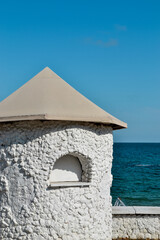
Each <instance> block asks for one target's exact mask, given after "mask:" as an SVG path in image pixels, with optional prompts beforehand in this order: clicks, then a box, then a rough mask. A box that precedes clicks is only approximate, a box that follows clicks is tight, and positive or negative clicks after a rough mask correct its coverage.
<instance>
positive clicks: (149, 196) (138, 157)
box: [111, 143, 160, 206]
mask: <svg viewBox="0 0 160 240" xmlns="http://www.w3.org/2000/svg"><path fill="white" fill-rule="evenodd" d="M112 175H113V183H112V188H111V195H112V204H113V205H114V203H115V201H116V199H117V198H118V197H119V198H120V199H121V200H122V201H123V203H124V204H125V205H126V206H160V143H114V146H113V166H112Z"/></svg>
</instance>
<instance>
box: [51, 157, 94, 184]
mask: <svg viewBox="0 0 160 240" xmlns="http://www.w3.org/2000/svg"><path fill="white" fill-rule="evenodd" d="M90 181H91V161H90V159H87V158H85V157H84V156H82V155H78V154H77V153H71V154H66V155H63V156H61V157H60V158H59V159H57V160H56V162H55V164H54V166H53V169H52V170H51V173H50V177H49V183H50V186H53V187H54V186H57V187H59V186H88V185H89V183H90Z"/></svg>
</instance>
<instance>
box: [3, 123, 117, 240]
mask: <svg viewBox="0 0 160 240" xmlns="http://www.w3.org/2000/svg"><path fill="white" fill-rule="evenodd" d="M112 145H113V140H112V129H111V128H110V127H104V126H103V125H96V124H87V123H86V124H80V123H69V122H68V123H67V122H58V121H57V122H52V121H24V122H15V123H12V124H11V123H1V124H0V239H2V240H3V239H4V240H12V239H17V240H20V239H22V240H25V239H33V240H51V239H52V240H54V239H55V240H61V239H63V240H109V239H111V232H112V226H111V224H112V209H111V197H110V186H111V182H112V176H111V164H112ZM66 154H72V155H74V156H77V157H78V158H79V159H80V162H81V164H82V169H83V175H82V180H83V181H85V182H86V181H89V182H90V185H89V186H86V187H74V186H73V187H64V188H63V187H62V188H55V189H54V188H49V187H48V184H49V182H48V180H49V176H50V173H51V171H52V169H53V166H54V163H55V162H56V160H57V159H59V158H60V157H62V156H63V155H66Z"/></svg>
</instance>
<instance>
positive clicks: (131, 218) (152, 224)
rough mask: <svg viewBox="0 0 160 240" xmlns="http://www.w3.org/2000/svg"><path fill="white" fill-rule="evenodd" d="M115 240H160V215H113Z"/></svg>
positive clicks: (113, 235)
mask: <svg viewBox="0 0 160 240" xmlns="http://www.w3.org/2000/svg"><path fill="white" fill-rule="evenodd" d="M112 238H113V239H155V240H156V239H160V214H157V215H156V214H154V215H152V214H149V215H147V214H143V215H140V214H138V215H135V214H132V215H131V214H130V215H129V214H128V215H113V222H112Z"/></svg>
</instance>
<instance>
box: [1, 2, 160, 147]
mask: <svg viewBox="0 0 160 240" xmlns="http://www.w3.org/2000/svg"><path fill="white" fill-rule="evenodd" d="M46 66H48V67H50V68H51V69H52V70H53V71H55V72H56V73H57V74H58V75H60V76H61V77H62V78H63V79H64V80H65V81H67V82H68V83H69V84H70V85H72V86H73V87H74V88H76V89H77V90H78V91H79V92H81V93H82V94H83V95H85V96H86V97H88V98H89V99H90V100H91V101H93V102H94V103H96V104H97V105H99V106H100V107H102V108H103V109H104V110H106V111H107V112H109V113H111V114H112V115H114V116H116V117H118V118H119V119H121V120H123V121H125V122H127V123H128V129H127V130H119V131H115V132H114V140H115V141H118V142H121V141H123V142H160V1H158V0H150V1H149V0H130V1H128V0H126V1H123V0H122V1H119V0H116V1H109V0H104V1H103V0H51V1H49V0H45V1H44V0H43V1H41V0H37V1H36V0H32V1H30V0H27V1H25V0H23V1H22V0H21V1H19V0H16V1H13V0H12V1H8V0H5V1H0V101H1V100H3V99H4V98H5V97H7V96H8V95H9V94H11V93H12V92H13V91H15V90H16V89H17V88H18V87H20V86H21V85H22V84H24V83H25V82H27V81H28V80H29V79H30V78H31V77H33V76H34V75H35V74H37V73H38V72H39V71H41V70H42V69H43V68H44V67H46Z"/></svg>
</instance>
